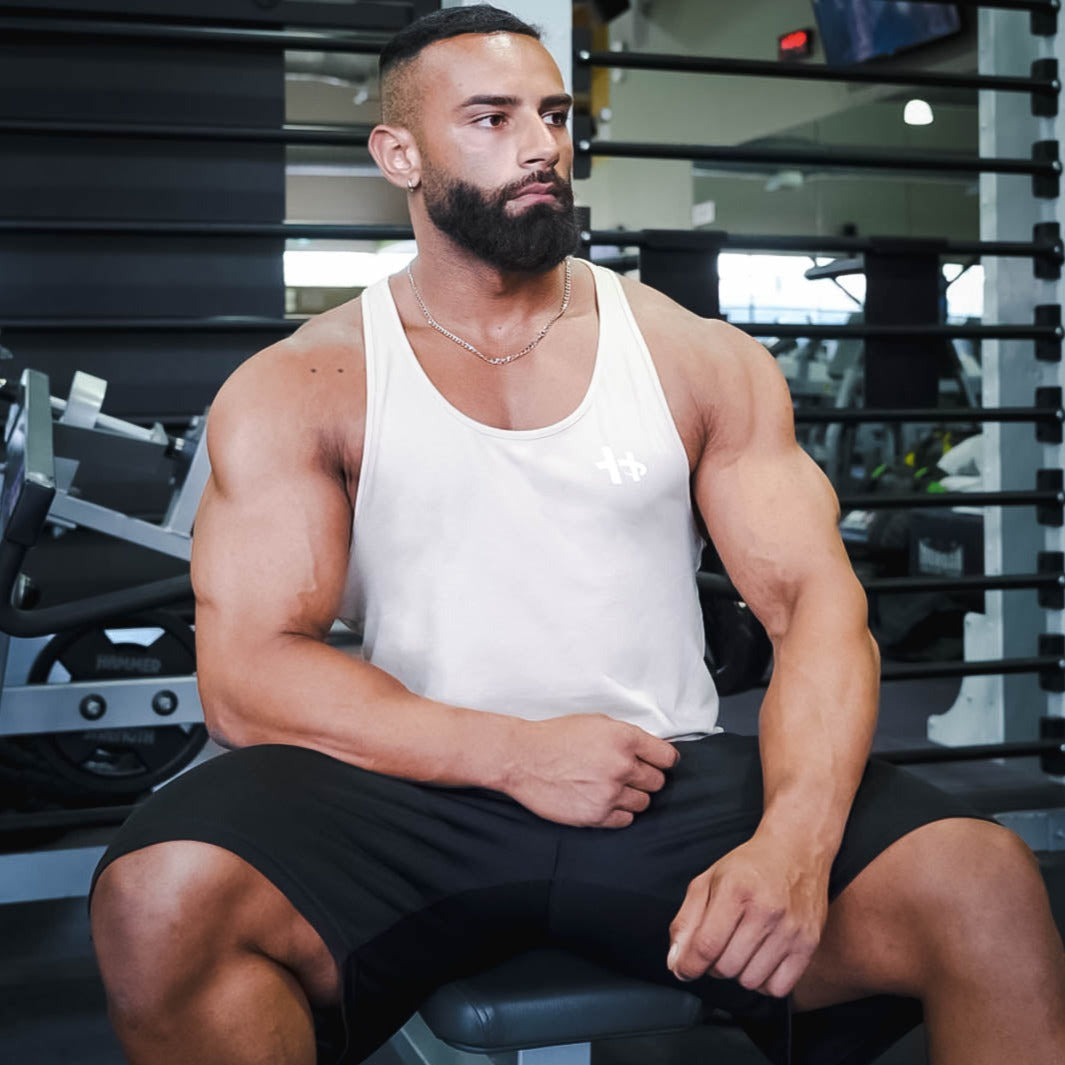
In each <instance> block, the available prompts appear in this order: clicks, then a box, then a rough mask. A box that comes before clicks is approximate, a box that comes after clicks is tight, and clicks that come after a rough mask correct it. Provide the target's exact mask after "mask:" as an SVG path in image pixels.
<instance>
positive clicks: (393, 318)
mask: <svg viewBox="0 0 1065 1065" xmlns="http://www.w3.org/2000/svg"><path fill="white" fill-rule="evenodd" d="M577 261H578V262H584V260H577ZM586 265H587V266H588V268H589V270H590V272H591V275H592V283H593V285H594V288H595V306H596V317H597V324H596V345H595V365H594V366H593V367H592V376H591V379H590V380H589V381H588V387H587V389H586V390H585V392H584V395H583V396H582V397H581V400H580V402H579V403H578V404H577V406H576V407H575V408H574V409H573V410H572V411H571V412H570V413H569V414H567V415H566V416H565V417H564V418H562V419H561V420H559V421H557V422H552V423H551V424H550V425H544V426H540V427H538V428H535V429H502V428H500V427H499V426H496V425H487V424H486V423H484V422H480V421H478V420H477V419H476V418H471V417H470V416H469V415H468V414H465V413H464V412H463V411H461V410H459V408H458V407H456V406H455V404H454V403H452V402H451V400H449V399H448V398H447V397H446V396H445V395H444V394H443V392H441V391H440V389H439V388H437V387H436V385H435V384H434V383H433V380H432V378H431V377H430V376H429V375H428V374H427V373H426V372H425V367H424V366H422V364H421V362H420V361H419V359H418V356H417V355H415V353H414V348H413V347H412V346H411V343H410V339H409V338H408V337H407V331H406V330H405V329H404V328H403V321H402V319H401V318H400V316H399V309H398V308H397V307H396V301H395V298H394V297H393V295H392V286H391V284H390V280H391V279H390V278H385V280H384V281H383V282H382V289H383V292H382V295H383V297H384V299H383V301H382V302H383V304H384V306H385V309H386V313H387V315H388V318H389V320H390V323H391V325H392V327H393V328H394V330H396V331H397V332H398V334H399V337H400V344H399V350H400V357H401V358H403V359H405V360H406V361H407V363H408V365H410V367H411V368H412V370H413V371H414V373H415V375H416V376H417V377H418V378H419V379H420V380H421V381H422V383H423V384H424V386H425V388H426V389H427V390H428V393H429V394H430V395H431V396H432V397H433V400H434V402H435V403H437V404H438V405H439V406H440V407H442V408H443V409H444V410H446V411H447V412H448V413H449V414H450V415H451V416H452V417H453V418H456V419H457V420H458V421H460V422H462V423H463V424H464V425H467V426H469V427H470V428H471V429H473V430H475V431H476V432H478V433H484V434H485V435H486V436H495V437H498V438H500V439H504V440H535V439H537V438H539V437H545V436H554V435H555V434H556V433H561V432H563V431H564V430H566V429H568V428H569V427H570V426H571V425H575V424H576V423H577V422H578V421H580V420H581V418H583V417H584V415H585V414H586V413H587V412H588V409H589V408H590V407H591V405H592V400H593V397H594V393H595V391H596V387H597V385H598V382H599V379H600V377H601V375H602V373H603V369H602V367H603V363H604V361H605V360H604V358H603V306H602V304H603V299H602V296H603V290H602V286H601V285H600V280H599V276H598V272H597V271H596V270H595V269H594V268H593V267H592V264H590V263H587V264H586Z"/></svg>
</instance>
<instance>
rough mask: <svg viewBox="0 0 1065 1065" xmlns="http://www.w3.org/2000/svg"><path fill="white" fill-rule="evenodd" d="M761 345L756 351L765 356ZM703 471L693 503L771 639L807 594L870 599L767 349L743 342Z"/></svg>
mask: <svg viewBox="0 0 1065 1065" xmlns="http://www.w3.org/2000/svg"><path fill="white" fill-rule="evenodd" d="M753 348H758V350H757V351H755V350H753ZM729 378H730V381H729V387H728V389H727V390H722V391H721V393H720V394H723V395H726V396H728V399H727V400H726V401H725V402H724V403H723V404H722V405H721V406H722V409H721V410H720V411H718V412H716V413H715V416H714V421H713V423H712V429H711V432H710V433H709V439H708V443H707V448H706V451H705V453H704V454H703V456H702V457H701V459H700V462H699V465H698V467H697V469H696V474H695V498H696V502H697V504H698V507H699V510H700V513H701V514H702V517H703V520H704V522H705V523H706V527H707V531H708V532H709V534H710V537H711V539H712V540H713V542H714V546H715V548H716V549H717V551H718V553H719V554H720V556H721V560H722V562H723V563H724V565H725V568H726V569H727V571H728V573H729V576H730V578H731V579H732V582H733V583H734V584H735V585H736V587H737V588H738V589H739V591H740V594H741V595H742V596H743V598H744V600H745V601H746V603H747V605H748V606H749V607H750V608H751V610H752V611H753V612H754V613H755V615H756V616H757V617H758V618H759V620H760V621H761V622H762V624H763V625H764V626H765V628H766V630H767V632H768V633H769V634H770V636H773V637H777V636H779V635H781V634H782V633H783V632H784V631H786V630H787V627H788V623H789V621H790V619H791V616H792V614H793V612H794V607H795V604H796V603H797V602H798V599H799V597H800V595H802V594H806V593H808V592H811V591H813V592H818V591H822V592H824V593H825V594H826V596H831V597H833V598H835V599H837V600H838V601H839V602H840V605H841V607H844V609H845V606H844V604H845V603H846V601H847V600H848V599H851V598H853V599H854V606H855V609H856V611H857V615H858V616H861V617H864V606H863V605H862V604H864V597H863V596H862V593H861V589H860V588H859V587H858V585H857V581H856V579H855V578H854V573H853V570H852V568H851V565H850V561H849V559H848V557H847V554H846V551H845V549H844V547H843V543H842V541H841V539H840V536H839V527H838V522H839V501H838V499H837V497H836V493H835V491H834V489H833V488H832V485H831V484H830V483H829V481H828V478H827V477H826V476H825V475H824V473H823V472H822V471H821V470H820V468H819V467H818V466H817V465H816V464H815V463H814V462H813V460H812V459H811V458H810V457H809V456H808V455H807V454H806V453H805V452H804V451H803V450H802V448H801V447H800V446H799V445H798V443H797V442H796V440H795V432H794V419H793V414H792V408H791V400H790V396H789V395H788V390H787V383H786V382H785V381H784V379H783V376H782V375H781V374H780V372H779V370H778V369H777V367H776V365H775V364H774V363H773V361H772V358H771V356H769V355H768V353H767V352H765V350H764V349H763V348H761V346H760V345H754V344H753V342H752V347H751V348H747V346H746V345H741V346H740V349H739V351H738V352H737V353H736V357H735V359H734V360H732V361H731V366H730V370H729Z"/></svg>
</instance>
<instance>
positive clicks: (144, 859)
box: [91, 841, 234, 1016]
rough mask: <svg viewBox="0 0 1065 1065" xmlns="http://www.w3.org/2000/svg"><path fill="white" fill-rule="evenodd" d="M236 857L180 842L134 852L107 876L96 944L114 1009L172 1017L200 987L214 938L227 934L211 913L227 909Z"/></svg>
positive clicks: (95, 923)
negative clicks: (177, 1003)
mask: <svg viewBox="0 0 1065 1065" xmlns="http://www.w3.org/2000/svg"><path fill="white" fill-rule="evenodd" d="M230 857H231V856H229V855H227V854H226V852H224V851H221V850H218V849H217V848H214V847H210V846H208V845H206V844H200V843H193V842H187V841H175V842H171V843H161V844H156V845H154V846H151V847H147V848H144V849H143V850H139V851H134V852H132V853H130V854H126V855H124V856H123V857H121V858H118V859H116V860H115V861H114V862H113V863H112V864H111V865H109V866H108V867H107V869H105V870H104V872H103V873H102V874H101V875H100V878H99V880H98V881H97V884H96V888H95V890H94V892H93V897H92V905H91V926H92V939H93V947H94V949H95V951H96V957H97V961H98V963H99V966H100V973H101V976H102V977H103V981H104V985H105V987H106V988H107V993H108V1001H109V1004H110V1007H111V1009H112V1010H113V1011H118V1012H120V1013H122V1014H136V1015H139V1016H143V1015H144V1014H146V1013H148V1014H150V1013H154V1012H159V1011H165V1010H166V1009H168V1008H169V1006H170V1005H171V1004H172V1002H173V1001H174V999H175V998H176V997H180V995H181V994H182V993H184V992H185V991H187V990H188V989H190V988H192V987H194V986H195V984H196V981H197V980H198V978H199V976H200V975H201V973H202V971H203V966H204V964H205V962H206V961H207V959H208V958H209V956H210V950H211V945H212V944H211V940H212V938H213V937H216V936H218V937H220V936H222V933H221V931H220V928H219V926H218V925H217V923H212V922H211V921H210V912H211V911H213V910H215V909H216V907H218V906H219V905H221V906H222V907H223V908H224V904H225V896H226V894H227V893H228V892H229V890H230V889H229V885H230V884H231V882H232V878H233V873H234V870H233V869H232V867H231V861H230V860H229V859H230ZM207 900H210V902H209V904H208V902H207Z"/></svg>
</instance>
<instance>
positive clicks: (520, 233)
mask: <svg viewBox="0 0 1065 1065" xmlns="http://www.w3.org/2000/svg"><path fill="white" fill-rule="evenodd" d="M533 184H543V185H550V186H551V187H552V190H553V191H554V193H555V195H556V198H557V202H556V203H534V204H531V205H530V206H529V207H526V208H525V210H524V211H522V212H521V213H520V214H517V215H512V214H510V213H508V211H507V205H508V203H509V202H510V201H511V200H512V199H513V198H514V197H515V196H517V195H519V194H520V192H521V190H522V189H523V188H524V187H526V186H528V185H533ZM422 188H423V192H424V195H425V208H426V211H427V212H428V214H429V218H430V220H431V221H432V222H433V224H434V225H435V226H436V227H437V229H439V230H440V231H441V232H442V233H444V234H445V235H446V236H448V237H450V238H451V240H453V241H454V242H455V243H456V244H457V245H459V247H461V248H465V249H466V251H468V252H470V253H471V254H473V255H475V256H476V257H477V258H478V259H481V260H482V261H484V262H485V263H487V264H488V265H489V266H493V267H495V268H496V269H498V270H503V271H507V272H520V273H545V272H546V271H548V270H550V269H552V268H553V267H555V266H557V265H558V264H559V263H560V262H562V260H563V259H565V258H566V256H567V255H572V254H573V253H574V252H575V251H576V250H577V244H578V242H579V240H580V227H579V225H578V224H577V215H576V212H575V211H574V209H573V189H572V187H571V186H570V183H569V182H568V181H565V180H564V179H563V178H561V177H560V176H559V175H558V174H556V173H555V172H554V171H553V170H545V171H540V172H539V173H536V174H531V175H529V176H528V177H525V178H522V179H521V180H520V181H515V182H512V183H511V184H509V185H505V186H504V187H503V188H501V189H498V190H496V191H494V192H493V191H487V192H486V191H485V190H483V189H479V188H478V187H477V186H476V185H471V184H468V183H467V182H465V181H461V180H459V179H458V178H453V177H451V176H450V175H449V174H447V173H445V172H444V171H442V170H439V169H438V168H436V167H433V166H429V165H425V167H424V169H423V171H422Z"/></svg>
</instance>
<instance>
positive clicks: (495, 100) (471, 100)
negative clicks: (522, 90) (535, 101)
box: [459, 92, 573, 111]
mask: <svg viewBox="0 0 1065 1065" xmlns="http://www.w3.org/2000/svg"><path fill="white" fill-rule="evenodd" d="M520 103H521V101H520V100H519V99H518V97H517V96H492V95H479V96H469V97H467V98H466V99H465V100H463V101H462V103H461V104H459V108H460V109H461V108H465V107H517V106H518V104H520ZM572 106H573V97H572V96H570V95H569V94H568V93H564V92H563V93H558V94H557V95H555V96H545V97H544V98H543V99H542V100H541V101H540V109H541V110H543V111H546V110H550V109H551V108H552V107H572Z"/></svg>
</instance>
